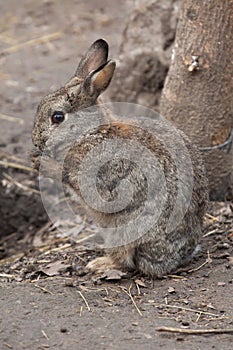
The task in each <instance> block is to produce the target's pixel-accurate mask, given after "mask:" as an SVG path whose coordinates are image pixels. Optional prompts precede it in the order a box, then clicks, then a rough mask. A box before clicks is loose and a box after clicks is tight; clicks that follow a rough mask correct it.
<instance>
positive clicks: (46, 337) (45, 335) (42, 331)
mask: <svg viewBox="0 0 233 350" xmlns="http://www.w3.org/2000/svg"><path fill="white" fill-rule="evenodd" d="M41 333H42V334H43V336H44V337H45V339H47V340H49V337H48V336H47V334H46V333H45V331H44V330H43V329H42V330H41Z"/></svg>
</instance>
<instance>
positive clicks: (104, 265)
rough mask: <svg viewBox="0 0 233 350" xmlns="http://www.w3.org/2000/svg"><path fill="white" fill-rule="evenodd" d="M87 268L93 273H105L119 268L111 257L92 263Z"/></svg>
mask: <svg viewBox="0 0 233 350" xmlns="http://www.w3.org/2000/svg"><path fill="white" fill-rule="evenodd" d="M86 268H87V269H88V270H89V271H91V272H95V273H103V272H105V271H107V270H111V269H117V266H116V264H115V263H114V261H113V260H112V258H111V257H110V256H101V257H99V258H96V259H94V260H92V261H90V262H89V263H88V264H87V266H86Z"/></svg>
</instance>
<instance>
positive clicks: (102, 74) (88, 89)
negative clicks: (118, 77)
mask: <svg viewBox="0 0 233 350" xmlns="http://www.w3.org/2000/svg"><path fill="white" fill-rule="evenodd" d="M115 68H116V62H114V61H108V62H107V63H105V64H103V65H102V66H101V67H99V68H98V69H97V70H95V71H94V72H91V73H90V74H89V75H88V76H87V78H86V79H85V81H84V83H83V90H84V91H85V93H86V94H88V95H91V96H93V95H95V96H96V97H97V96H99V95H100V94H101V92H103V91H104V90H105V89H107V87H108V85H109V84H110V81H111V79H112V77H113V73H114V70H115Z"/></svg>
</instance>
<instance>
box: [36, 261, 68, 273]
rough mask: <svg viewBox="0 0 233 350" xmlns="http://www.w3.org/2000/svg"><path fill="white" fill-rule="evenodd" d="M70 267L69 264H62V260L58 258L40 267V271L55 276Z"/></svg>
mask: <svg viewBox="0 0 233 350" xmlns="http://www.w3.org/2000/svg"><path fill="white" fill-rule="evenodd" d="M70 267H71V265H67V264H64V261H62V260H58V261H55V262H52V263H51V264H48V265H47V266H45V267H44V268H42V269H41V271H42V272H43V273H45V274H46V275H48V276H55V275H60V273H61V272H65V271H67V269H68V268H70Z"/></svg>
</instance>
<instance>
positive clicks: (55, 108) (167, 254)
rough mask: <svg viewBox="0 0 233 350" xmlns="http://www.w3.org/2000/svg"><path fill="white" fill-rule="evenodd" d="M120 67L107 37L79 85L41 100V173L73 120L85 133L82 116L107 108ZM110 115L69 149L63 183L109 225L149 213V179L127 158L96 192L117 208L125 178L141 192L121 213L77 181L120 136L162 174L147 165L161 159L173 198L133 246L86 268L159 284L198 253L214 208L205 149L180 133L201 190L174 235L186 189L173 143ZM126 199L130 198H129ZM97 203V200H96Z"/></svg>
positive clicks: (36, 154)
mask: <svg viewBox="0 0 233 350" xmlns="http://www.w3.org/2000/svg"><path fill="white" fill-rule="evenodd" d="M115 67H116V63H115V62H114V61H112V60H108V44H107V42H106V41H105V40H103V39H99V40H97V41H95V42H94V43H93V44H92V45H91V46H90V48H89V49H88V51H87V52H86V54H85V55H84V56H83V57H82V59H81V61H80V63H79V65H78V68H77V70H76V72H75V75H74V76H73V77H72V78H71V80H70V81H69V82H68V83H66V84H65V85H64V86H63V87H62V88H60V89H59V90H58V91H56V92H54V93H51V94H49V95H47V96H45V97H44V98H43V99H42V100H41V102H40V104H39V106H38V109H37V112H36V115H35V120H34V127H33V131H32V141H33V144H34V150H33V152H32V158H33V161H34V164H35V167H36V168H38V167H39V164H40V156H41V154H42V153H43V152H44V151H45V149H46V147H47V145H48V143H49V140H51V138H52V137H53V136H54V135H56V134H57V133H58V131H59V129H60V130H61V128H62V125H65V123H68V120H69V118H73V119H72V123H74V122H73V120H75V125H76V127H77V129H76V130H78V129H79V125H81V121H80V120H81V119H80V120H79V115H80V114H79V112H80V111H82V110H84V109H85V108H89V107H91V106H95V105H100V106H101V105H102V104H103V103H102V100H101V98H100V95H101V93H102V92H103V91H105V90H106V88H107V87H108V86H109V84H110V82H111V79H112V77H113V74H114V70H115ZM102 110H103V113H102V114H101V117H100V118H101V119H102V122H101V123H100V125H97V126H96V128H93V129H92V130H91V131H90V130H88V131H86V132H84V133H83V134H82V135H81V137H80V138H79V140H76V141H75V142H74V143H73V144H72V147H70V149H69V151H68V152H67V155H66V157H65V161H64V164H63V181H64V182H65V183H66V184H67V185H68V186H69V187H70V188H72V189H73V191H74V192H75V193H76V194H77V195H78V197H79V198H80V199H81V201H83V204H84V206H86V207H87V210H88V211H89V212H90V213H91V214H92V216H93V217H94V219H95V220H96V221H97V223H98V224H99V225H100V226H101V227H102V228H108V227H111V228H116V227H119V226H123V227H124V225H125V224H126V223H127V221H128V220H134V219H135V218H136V217H137V215H139V213H140V212H141V207H142V206H143V204H144V203H145V201H146V200H147V195H148V181H147V178H146V176H145V174H143V172H142V171H140V169H139V168H138V166H137V164H135V163H134V162H131V161H130V160H129V159H126V158H125V157H123V158H122V159H119V158H114V157H113V158H112V159H110V160H109V161H107V162H106V163H105V164H104V165H102V166H101V167H100V169H99V171H98V174H97V176H96V187H97V189H98V193H99V195H100V196H101V197H102V198H103V199H104V200H105V201H106V202H107V203H111V201H114V200H115V199H116V197H117V195H118V189H119V185H120V184H121V182H122V181H123V180H124V181H126V182H125V183H126V188H127V186H128V185H129V184H130V186H132V188H133V194H132V197H131V199H130V200H129V201H128V203H127V204H126V207H125V208H124V209H120V210H116V211H115V212H114V211H113V212H106V211H101V210H97V209H96V208H92V205H91V203H90V202H89V203H86V202H85V199H84V198H83V192H82V191H81V189H80V183H79V181H78V177H77V174H78V172H79V170H80V167H81V165H82V163H83V160H84V158H85V157H86V156H87V155H88V154H89V152H91V151H92V150H94V148H95V147H96V146H99V145H101V144H103V143H104V142H105V141H108V140H112V141H114V140H116V139H120V140H123V142H124V140H125V142H126V146H125V148H127V147H130V146H128V145H130V143H127V142H128V141H129V142H131V143H134V142H135V143H140V144H142V146H143V150H144V149H145V153H143V152H144V151H143V152H142V154H140V152H139V153H138V154H136V157H137V158H140V157H141V160H143V162H144V163H145V164H147V167H148V169H149V173H150V171H151V172H153V171H154V169H155V165H154V164H151V162H150V161H148V160H147V153H146V150H149V151H150V152H151V154H152V155H153V156H155V157H156V159H157V161H158V163H159V166H160V167H161V169H162V171H163V174H164V178H165V180H166V189H167V192H166V198H165V199H164V198H162V197H161V198H162V201H163V208H162V209H161V213H160V214H161V215H159V216H158V220H157V222H156V223H155V224H154V225H151V227H149V228H148V229H147V230H145V232H144V233H143V234H142V235H139V236H136V238H135V239H131V240H129V241H127V239H126V241H127V242H126V243H125V244H124V240H123V241H122V242H120V244H113V245H112V246H109V247H107V248H106V254H105V255H104V256H102V257H97V258H96V259H94V260H92V261H90V262H89V263H88V264H87V266H86V268H87V270H88V271H91V272H92V273H102V272H105V271H106V270H108V269H119V270H125V271H135V272H139V273H141V274H143V275H146V276H149V277H150V278H152V279H155V278H161V277H162V276H164V275H167V274H169V273H171V272H173V271H175V270H177V268H178V267H180V266H182V265H183V264H186V263H187V262H188V261H190V259H192V257H193V256H194V255H195V253H196V251H197V247H198V243H199V241H200V238H201V235H202V227H203V218H204V215H205V211H206V207H207V203H208V186H207V180H206V174H205V168H204V165H203V163H202V160H201V157H200V154H199V151H198V149H197V147H196V146H194V145H193V144H192V142H191V141H190V140H189V139H188V137H187V136H186V135H185V134H183V132H181V131H179V130H178V131H177V132H178V134H179V137H180V138H181V139H182V140H183V142H184V144H185V147H186V148H187V150H188V153H189V156H190V158H191V166H192V169H193V189H192V193H191V198H190V202H189V203H188V205H187V210H186V212H185V214H184V215H183V217H182V220H181V221H180V222H179V223H178V224H177V225H176V226H175V227H174V229H173V230H170V231H169V230H167V229H166V228H167V224H168V221H169V217H170V216H171V213H172V211H173V210H174V206H176V196H177V191H178V190H177V188H178V187H177V186H178V185H177V183H178V175H177V169H176V168H177V164H175V162H174V160H173V159H172V157H171V154H170V152H169V150H167V149H166V144H164V142H163V141H161V140H160V139H159V137H156V135H151V134H150V132H149V131H148V128H147V129H146V128H142V127H141V126H140V125H137V123H136V124H135V123H134V122H133V121H132V123H131V122H129V120H127V121H124V118H121V117H118V116H117V115H115V114H114V113H111V112H109V110H108V109H106V108H105V107H104V106H103V109H102ZM132 120H133V118H132ZM158 125H159V122H158ZM80 127H81V126H80ZM168 129H169V128H168ZM64 130H66V131H65V132H64V133H63V134H62V133H61V136H59V137H58V139H59V144H61V145H62V144H63V143H64V140H65V139H66V138H67V137H68V135H66V133H69V130H70V129H64ZM167 133H168V139H170V134H169V131H168V132H167ZM171 139H172V136H171ZM169 142H170V141H169ZM171 145H172V146H171V147H172V148H173V147H174V148H175V147H176V138H173V140H172V141H171ZM56 147H57V146H55V148H56ZM179 152H180V151H179V149H178V153H179ZM177 158H179V157H177ZM181 162H182V159H181ZM188 174H189V172H188ZM87 176H88V174H87ZM191 177H192V175H191V172H190V178H191ZM188 178H189V176H186V179H187V182H188V181H189V180H188ZM158 180H159V177H158ZM156 181H157V179H156ZM156 181H155V182H156ZM127 184H128V185H127ZM186 185H187V184H186V183H185V181H184V183H183V184H182V186H183V187H181V196H183V197H184V198H185V186H186ZM152 187H153V186H152ZM87 189H88V186H87ZM153 191H154V192H153ZM152 192H153V196H154V197H156V196H157V195H158V192H159V188H158V187H156V188H155V189H152ZM125 197H128V195H126V196H125ZM92 199H93V202H94V201H95V198H94V195H93V198H92ZM152 200H153V197H152ZM185 200H186V198H185ZM185 200H184V201H185ZM186 202H187V201H186ZM156 203H158V201H157V202H156ZM161 205H162V204H161ZM157 207H159V205H156V208H155V210H157V209H160V208H157ZM178 207H179V206H178ZM178 210H179V208H178ZM146 222H147V217H145V224H146ZM121 233H122V235H124V229H123V230H122V231H120V234H121ZM118 238H119V235H118V237H117V239H118ZM126 238H127V237H126ZM113 240H114V238H113ZM114 243H116V242H114Z"/></svg>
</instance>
